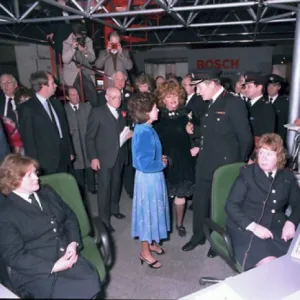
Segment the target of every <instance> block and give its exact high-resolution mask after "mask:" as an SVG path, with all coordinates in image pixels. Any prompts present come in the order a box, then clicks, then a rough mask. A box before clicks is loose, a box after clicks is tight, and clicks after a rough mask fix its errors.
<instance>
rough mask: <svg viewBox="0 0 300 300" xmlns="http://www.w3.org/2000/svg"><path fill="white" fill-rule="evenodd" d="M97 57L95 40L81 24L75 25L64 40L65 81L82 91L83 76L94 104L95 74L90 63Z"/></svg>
mask: <svg viewBox="0 0 300 300" xmlns="http://www.w3.org/2000/svg"><path fill="white" fill-rule="evenodd" d="M95 58H96V57H95V52H94V49H93V41H92V40H91V39H90V38H89V37H87V36H86V31H85V28H84V27H83V26H82V25H81V24H75V25H73V33H71V34H70V35H69V37H68V38H67V39H66V40H65V41H64V42H63V53H62V61H63V63H64V67H63V78H64V83H65V84H66V85H68V86H74V87H75V88H76V89H77V90H78V91H81V84H80V80H81V79H80V77H81V78H82V85H83V90H84V93H85V95H86V97H87V98H88V100H89V102H90V103H91V105H92V106H94V105H95V104H96V103H97V92H96V89H95V76H94V71H93V70H92V69H91V68H92V66H91V64H90V63H92V62H93V61H94V60H95ZM79 67H81V76H80V74H79V71H80V69H79Z"/></svg>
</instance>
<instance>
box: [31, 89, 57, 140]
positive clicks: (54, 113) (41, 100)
mask: <svg viewBox="0 0 300 300" xmlns="http://www.w3.org/2000/svg"><path fill="white" fill-rule="evenodd" d="M36 97H37V98H38V99H39V101H40V102H41V104H42V105H43V107H44V109H45V110H46V112H47V114H48V116H49V118H50V120H52V119H51V114H50V111H49V107H48V103H47V101H48V100H47V99H45V98H44V97H43V96H41V95H39V94H36ZM49 104H50V106H51V108H52V112H53V115H54V118H55V123H56V126H57V128H58V131H59V137H60V138H61V139H62V137H63V135H62V131H61V127H60V123H59V119H58V116H57V114H56V112H55V110H54V108H53V106H52V104H51V103H50V102H49ZM52 121H53V120H52Z"/></svg>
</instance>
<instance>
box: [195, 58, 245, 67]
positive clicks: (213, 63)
mask: <svg viewBox="0 0 300 300" xmlns="http://www.w3.org/2000/svg"><path fill="white" fill-rule="evenodd" d="M239 65H240V60H239V59H229V58H227V59H207V60H203V59H199V60H197V69H238V68H239Z"/></svg>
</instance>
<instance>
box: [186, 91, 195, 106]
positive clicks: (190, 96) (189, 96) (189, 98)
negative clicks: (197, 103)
mask: <svg viewBox="0 0 300 300" xmlns="http://www.w3.org/2000/svg"><path fill="white" fill-rule="evenodd" d="M194 95H195V93H193V94H190V95H188V96H187V99H186V102H185V106H187V105H188V103H189V102H190V100H191V99H192V97H193V96H194Z"/></svg>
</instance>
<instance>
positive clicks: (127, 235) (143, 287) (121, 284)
mask: <svg viewBox="0 0 300 300" xmlns="http://www.w3.org/2000/svg"><path fill="white" fill-rule="evenodd" d="M91 201H92V202H93V203H92V207H95V201H96V197H95V196H93V197H91ZM131 203H132V200H131V199H129V197H127V195H126V193H123V194H122V198H121V202H120V207H121V212H122V213H123V214H125V215H126V219H125V220H117V219H115V218H113V219H112V226H113V227H114V228H115V230H116V232H115V233H113V241H114V244H115V249H116V255H115V256H116V257H115V263H114V265H113V267H112V269H111V270H110V271H109V276H110V281H109V284H108V286H107V289H106V297H107V299H178V298H180V297H183V296H186V295H188V294H191V293H194V292H196V291H198V290H200V289H202V288H203V287H202V286H200V285H199V279H200V277H201V276H212V277H218V278H220V279H223V278H226V277H229V276H232V275H234V272H233V271H232V270H231V269H230V267H228V266H227V265H226V264H225V262H223V260H222V259H220V258H219V257H216V258H207V256H206V254H207V251H208V249H209V245H208V243H206V244H205V245H204V246H199V247H197V248H196V249H195V250H194V251H191V252H183V251H182V250H181V247H182V246H183V245H184V244H185V243H186V242H187V241H188V240H189V238H190V236H191V233H192V212H191V211H189V210H187V213H186V217H185V221H184V225H185V227H186V229H187V232H188V234H187V236H186V237H185V238H181V237H179V236H178V234H177V231H176V230H175V231H174V230H173V233H171V234H170V239H169V240H168V241H165V242H164V243H163V248H164V249H165V250H166V251H167V253H166V254H165V255H162V256H156V258H157V259H159V261H160V262H161V263H162V268H161V269H159V270H153V269H150V268H149V267H148V266H147V265H145V264H144V265H141V264H140V261H139V251H140V243H139V241H138V240H134V239H132V238H131V206H132V204H131ZM173 223H174V222H173ZM173 227H174V226H173Z"/></svg>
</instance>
